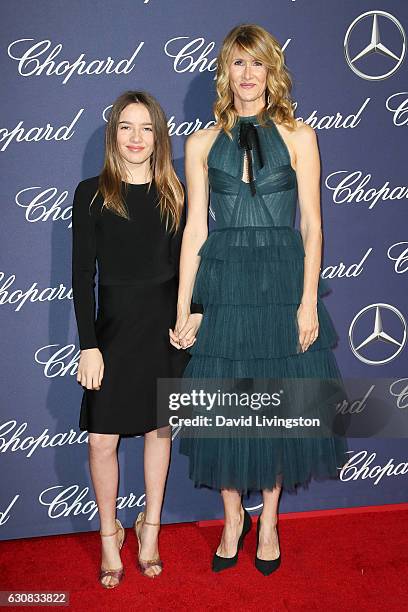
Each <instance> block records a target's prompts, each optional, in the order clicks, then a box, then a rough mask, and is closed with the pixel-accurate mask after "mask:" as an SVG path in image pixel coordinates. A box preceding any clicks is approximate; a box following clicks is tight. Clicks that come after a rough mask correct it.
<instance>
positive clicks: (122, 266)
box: [72, 91, 200, 588]
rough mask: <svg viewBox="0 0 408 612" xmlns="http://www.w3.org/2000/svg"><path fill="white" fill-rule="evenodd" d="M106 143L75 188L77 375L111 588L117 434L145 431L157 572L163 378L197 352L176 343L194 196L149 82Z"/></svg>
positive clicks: (142, 548) (149, 570)
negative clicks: (101, 157) (189, 202)
mask: <svg viewBox="0 0 408 612" xmlns="http://www.w3.org/2000/svg"><path fill="white" fill-rule="evenodd" d="M105 147H106V150H105V163H104V167H103V170H102V172H101V174H100V176H97V177H93V178H90V179H87V180H84V181H82V182H81V183H79V185H78V187H77V189H76V191H75V196H74V203H73V258H72V286H73V297H74V308H75V314H76V318H77V324H78V333H79V343H80V349H81V353H80V360H79V366H78V374H77V381H78V382H79V383H80V384H81V385H82V387H83V388H84V394H83V397H82V404H81V414H80V422H79V426H80V429H81V430H86V431H88V432H89V462H90V471H91V477H92V482H93V486H94V489H95V495H96V501H97V504H98V508H99V514H100V525H101V528H100V533H101V536H102V565H101V571H100V582H101V584H102V585H103V586H104V587H106V588H113V587H115V586H117V585H118V584H119V583H120V581H121V579H122V577H123V575H124V569H123V565H122V564H121V559H120V554H119V551H120V549H121V547H122V544H123V541H124V537H125V531H124V529H123V527H122V525H121V523H120V521H119V519H117V518H115V515H116V496H117V490H118V472H119V470H118V459H117V446H118V439H119V436H120V435H140V434H144V437H145V440H144V476H145V486H146V511H145V512H142V513H140V514H139V516H138V518H137V520H136V522H135V525H134V528H135V531H136V535H137V539H138V543H139V556H138V562H139V567H140V570H141V572H142V574H144V575H145V576H148V577H155V576H157V575H158V574H159V573H160V572H161V571H162V562H161V560H160V557H159V552H158V533H159V526H160V514H161V508H162V503H163V495H164V487H165V481H166V476H167V472H168V466H169V456H170V443H171V436H170V430H169V427H168V426H166V424H165V423H160V422H158V419H157V414H156V378H159V377H164V378H170V377H181V376H182V373H183V370H184V368H185V366H186V364H187V361H188V359H189V357H188V355H186V353H185V352H184V351H179V350H177V348H179V347H174V346H171V345H169V343H168V330H169V328H171V327H173V325H174V322H175V320H176V310H177V285H178V262H179V254H180V245H181V237H182V232H183V227H184V225H185V209H184V208H185V207H184V189H183V185H182V183H181V182H180V180H179V179H178V178H177V176H176V173H175V171H174V168H173V165H172V154H171V144H170V138H169V134H168V128H167V122H166V117H165V115H164V112H163V110H162V108H161V107H160V105H159V104H158V102H157V101H156V100H155V99H154V98H153V97H152V96H151V95H149V94H148V93H146V92H139V91H129V92H126V93H124V94H123V95H121V96H120V97H119V98H118V99H117V100H116V102H115V103H114V105H113V107H112V110H111V113H110V117H109V121H108V124H107V128H106V138H105ZM96 262H98V312H97V317H96V320H95V293H94V288H95V281H94V279H95V274H96ZM195 309H196V310H197V311H198V312H199V311H200V306H198V305H192V311H194V310H195ZM112 568H113V569H112Z"/></svg>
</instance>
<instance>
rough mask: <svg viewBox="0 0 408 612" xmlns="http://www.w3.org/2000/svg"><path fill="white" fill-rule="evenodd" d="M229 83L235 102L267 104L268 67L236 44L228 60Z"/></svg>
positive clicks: (239, 104) (240, 104) (237, 103)
mask: <svg viewBox="0 0 408 612" xmlns="http://www.w3.org/2000/svg"><path fill="white" fill-rule="evenodd" d="M228 68H229V83H230V87H231V91H232V93H233V94H234V104H235V107H236V108H237V106H238V107H239V106H242V105H244V106H247V105H248V103H253V102H255V103H256V102H257V101H258V102H261V104H260V106H261V107H263V106H264V104H265V90H266V77H267V74H268V69H267V68H266V66H265V65H264V64H263V63H262V62H260V61H259V60H256V59H254V58H253V57H252V56H251V55H249V53H247V52H246V51H244V50H243V49H241V48H240V47H238V46H237V45H234V47H233V49H232V52H231V55H230V59H229V62H228Z"/></svg>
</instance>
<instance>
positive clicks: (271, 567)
mask: <svg viewBox="0 0 408 612" xmlns="http://www.w3.org/2000/svg"><path fill="white" fill-rule="evenodd" d="M260 526H261V515H259V516H258V522H257V525H256V551H257V552H256V553H255V567H256V569H257V570H258V571H259V572H261V574H263V575H264V576H269V574H272V572H274V571H276V570H277V569H278V567H279V566H280V562H281V555H280V551H279V557H278V558H277V559H270V560H265V559H260V558H259V557H258V544H259V530H260ZM275 529H276V533H278V532H277V527H275Z"/></svg>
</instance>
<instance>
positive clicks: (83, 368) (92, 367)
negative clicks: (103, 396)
mask: <svg viewBox="0 0 408 612" xmlns="http://www.w3.org/2000/svg"><path fill="white" fill-rule="evenodd" d="M103 371H104V363H103V357H102V353H101V351H100V350H99V349H98V348H91V349H85V350H83V351H81V354H80V357H79V364H78V372H77V381H78V382H79V384H80V385H82V386H83V387H85V388H86V389H90V390H93V391H99V389H100V388H101V383H102V378H103Z"/></svg>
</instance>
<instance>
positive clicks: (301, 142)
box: [291, 121, 317, 149]
mask: <svg viewBox="0 0 408 612" xmlns="http://www.w3.org/2000/svg"><path fill="white" fill-rule="evenodd" d="M291 134H292V142H293V143H294V146H295V148H296V149H301V148H304V147H311V146H313V145H315V144H316V142H317V138H316V132H315V131H314V129H313V128H312V127H311V126H310V125H308V124H307V123H303V121H296V129H295V130H293V131H292V132H291Z"/></svg>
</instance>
